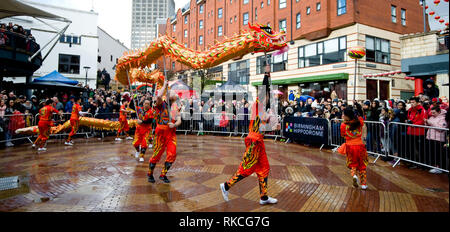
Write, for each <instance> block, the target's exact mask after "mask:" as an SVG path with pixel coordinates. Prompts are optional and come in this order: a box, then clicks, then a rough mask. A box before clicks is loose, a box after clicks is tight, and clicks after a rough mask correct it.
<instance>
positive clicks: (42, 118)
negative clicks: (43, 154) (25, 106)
mask: <svg viewBox="0 0 450 232" xmlns="http://www.w3.org/2000/svg"><path fill="white" fill-rule="evenodd" d="M52 104H53V100H51V99H49V100H47V101H46V102H45V106H44V107H42V108H41V109H40V110H39V124H38V128H39V136H38V138H37V139H36V141H35V142H34V144H36V146H38V151H46V150H47V148H45V147H44V146H45V144H46V142H47V140H48V137H49V136H50V128H51V127H52V126H53V121H52V116H53V113H55V114H59V116H62V114H61V113H60V112H59V111H58V110H57V109H55V108H54V107H53V106H52Z"/></svg>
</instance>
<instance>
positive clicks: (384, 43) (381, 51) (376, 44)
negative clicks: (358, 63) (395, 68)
mask: <svg viewBox="0 0 450 232" xmlns="http://www.w3.org/2000/svg"><path fill="white" fill-rule="evenodd" d="M390 54H391V45H390V41H389V40H385V39H380V38H377V37H372V36H367V35H366V61H371V62H377V63H384V64H391V55H390Z"/></svg>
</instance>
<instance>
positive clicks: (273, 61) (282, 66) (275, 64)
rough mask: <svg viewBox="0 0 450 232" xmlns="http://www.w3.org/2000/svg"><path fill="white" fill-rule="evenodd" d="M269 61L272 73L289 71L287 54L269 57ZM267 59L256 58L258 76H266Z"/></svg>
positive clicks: (262, 57)
mask: <svg viewBox="0 0 450 232" xmlns="http://www.w3.org/2000/svg"><path fill="white" fill-rule="evenodd" d="M267 61H268V62H269V65H270V71H271V72H279V71H286V70H287V61H288V56H287V52H285V53H283V54H280V55H278V56H272V55H267ZM266 65H267V63H266V58H265V57H264V56H260V57H257V58H256V74H264V72H265V68H266Z"/></svg>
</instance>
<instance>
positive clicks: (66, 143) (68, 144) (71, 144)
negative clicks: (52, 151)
mask: <svg viewBox="0 0 450 232" xmlns="http://www.w3.org/2000/svg"><path fill="white" fill-rule="evenodd" d="M64 145H67V146H73V143H71V142H65V143H64Z"/></svg>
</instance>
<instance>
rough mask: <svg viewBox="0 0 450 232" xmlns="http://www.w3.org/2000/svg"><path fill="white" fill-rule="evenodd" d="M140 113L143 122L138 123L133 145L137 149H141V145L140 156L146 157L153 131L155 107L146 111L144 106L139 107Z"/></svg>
mask: <svg viewBox="0 0 450 232" xmlns="http://www.w3.org/2000/svg"><path fill="white" fill-rule="evenodd" d="M138 115H139V119H140V120H141V121H142V123H141V124H137V126H136V132H135V134H134V141H133V146H134V147H135V148H136V151H139V146H141V152H140V157H144V155H145V151H146V150H147V148H148V144H147V141H148V140H149V138H150V136H151V132H152V122H153V117H154V115H153V109H152V108H150V109H149V110H147V111H144V108H143V107H138Z"/></svg>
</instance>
